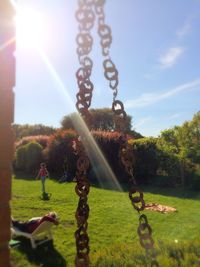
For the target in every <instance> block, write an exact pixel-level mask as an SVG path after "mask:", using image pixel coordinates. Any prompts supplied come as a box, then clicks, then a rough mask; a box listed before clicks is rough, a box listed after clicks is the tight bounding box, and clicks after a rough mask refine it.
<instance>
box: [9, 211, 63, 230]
mask: <svg viewBox="0 0 200 267" xmlns="http://www.w3.org/2000/svg"><path fill="white" fill-rule="evenodd" d="M45 221H48V222H52V223H54V224H55V225H58V224H59V221H58V216H57V213H56V212H54V211H52V212H49V213H47V214H45V215H44V216H43V217H38V218H32V219H30V220H28V221H25V222H22V221H18V220H14V219H13V218H12V219H11V222H12V226H13V227H15V228H17V229H19V230H20V231H22V232H26V233H32V232H33V231H34V230H35V229H36V228H37V227H38V226H39V225H40V224H41V223H42V222H45Z"/></svg>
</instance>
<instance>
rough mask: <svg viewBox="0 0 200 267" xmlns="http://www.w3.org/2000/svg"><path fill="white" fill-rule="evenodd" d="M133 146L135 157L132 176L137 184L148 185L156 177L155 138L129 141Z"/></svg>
mask: <svg viewBox="0 0 200 267" xmlns="http://www.w3.org/2000/svg"><path fill="white" fill-rule="evenodd" d="M129 143H130V144H132V146H133V153H134V157H135V164H134V174H135V178H136V180H137V181H138V182H139V183H145V184H146V183H149V182H152V181H153V178H154V177H155V176H156V172H157V168H158V162H157V148H156V139H155V138H152V137H151V138H140V139H137V140H130V141H129Z"/></svg>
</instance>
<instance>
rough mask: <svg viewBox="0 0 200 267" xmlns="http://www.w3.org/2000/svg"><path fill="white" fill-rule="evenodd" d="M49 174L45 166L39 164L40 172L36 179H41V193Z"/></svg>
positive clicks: (43, 190)
mask: <svg viewBox="0 0 200 267" xmlns="http://www.w3.org/2000/svg"><path fill="white" fill-rule="evenodd" d="M48 175H49V172H48V171H47V168H46V164H45V163H41V164H40V170H39V172H38V175H37V177H36V179H41V182H42V192H43V193H45V180H46V178H47V177H48Z"/></svg>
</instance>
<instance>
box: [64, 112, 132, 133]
mask: <svg viewBox="0 0 200 267" xmlns="http://www.w3.org/2000/svg"><path fill="white" fill-rule="evenodd" d="M90 113H91V115H92V117H93V120H92V124H91V129H93V130H99V131H118V130H123V131H124V132H127V133H130V132H131V120H132V118H131V116H130V115H127V117H126V118H125V120H123V119H121V118H119V117H115V116H114V114H113V112H112V110H111V109H109V108H102V109H90ZM77 116H79V115H78V114H77V113H72V114H70V115H67V116H65V117H64V118H63V120H62V122H61V124H62V128H63V129H75V127H74V121H76V120H77Z"/></svg>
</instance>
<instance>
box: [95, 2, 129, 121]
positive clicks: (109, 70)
mask: <svg viewBox="0 0 200 267" xmlns="http://www.w3.org/2000/svg"><path fill="white" fill-rule="evenodd" d="M94 2H95V12H96V14H97V16H98V34H99V36H100V40H101V41H100V43H101V47H102V55H103V56H104V58H105V59H104V61H103V67H104V76H105V78H106V79H107V80H108V81H109V87H110V88H111V89H112V90H113V103H112V111H113V112H114V114H115V115H116V116H118V117H121V118H123V119H125V118H126V112H125V110H124V105H123V103H122V102H121V101H120V100H116V97H117V94H118V84H119V78H118V70H117V68H116V66H115V64H114V62H113V61H112V59H111V58H110V54H109V49H110V46H111V43H112V31H111V28H110V27H109V26H108V25H107V24H106V23H105V14H104V4H105V0H96V1H94Z"/></svg>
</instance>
